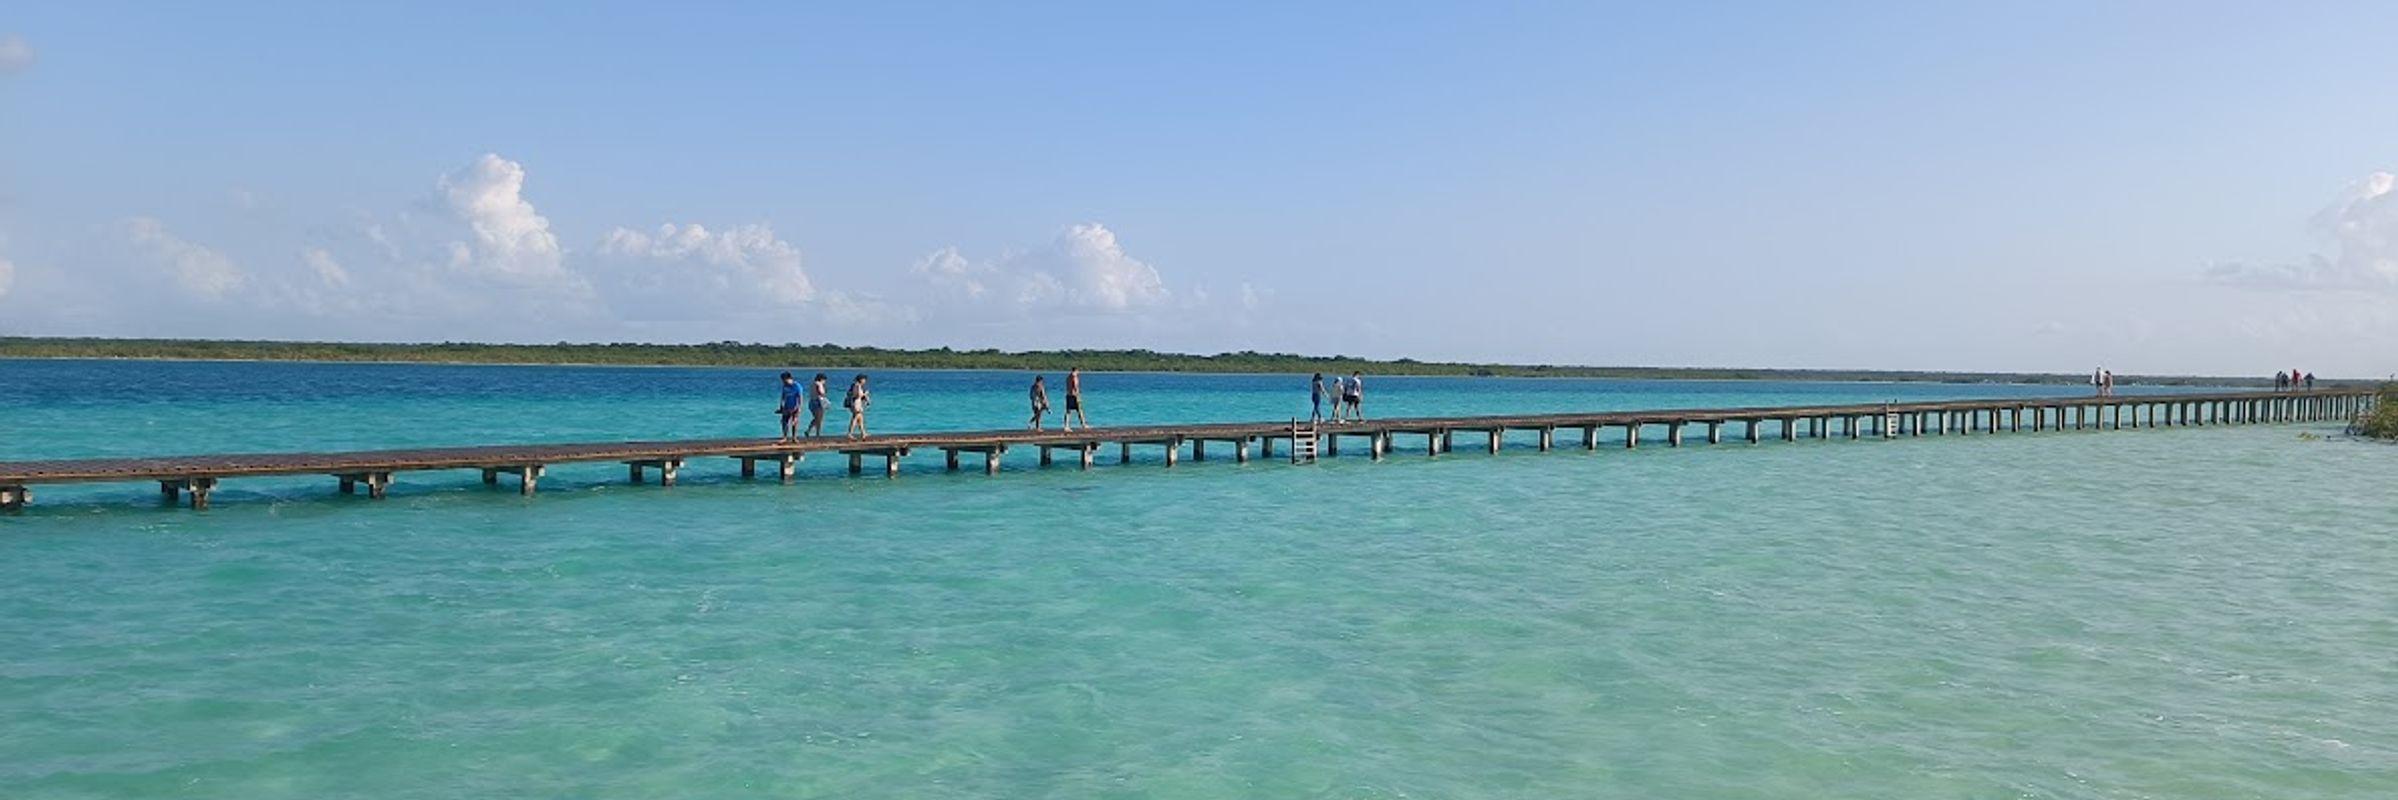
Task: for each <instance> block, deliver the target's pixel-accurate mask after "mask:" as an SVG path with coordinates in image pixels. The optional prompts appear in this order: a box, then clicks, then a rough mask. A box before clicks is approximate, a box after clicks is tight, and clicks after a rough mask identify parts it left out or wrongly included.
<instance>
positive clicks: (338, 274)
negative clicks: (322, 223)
mask: <svg viewBox="0 0 2398 800" xmlns="http://www.w3.org/2000/svg"><path fill="white" fill-rule="evenodd" d="M300 263H302V264H306V265H308V271H309V272H311V273H314V274H315V275H316V280H317V282H318V283H321V284H324V285H325V286H328V287H335V288H338V287H343V286H348V285H350V271H349V270H347V269H343V268H342V266H341V261H339V260H337V259H335V258H334V257H333V253H332V252H331V251H329V250H326V249H325V248H322V247H311V248H308V249H307V250H303V251H301V252H300Z"/></svg>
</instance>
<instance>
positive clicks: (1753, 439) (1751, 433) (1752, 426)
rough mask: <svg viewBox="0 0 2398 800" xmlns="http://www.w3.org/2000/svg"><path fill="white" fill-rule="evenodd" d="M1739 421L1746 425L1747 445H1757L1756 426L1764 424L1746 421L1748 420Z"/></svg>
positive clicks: (1760, 421)
mask: <svg viewBox="0 0 2398 800" xmlns="http://www.w3.org/2000/svg"><path fill="white" fill-rule="evenodd" d="M1741 421H1742V422H1745V423H1748V439H1749V444H1756V443H1757V426H1758V425H1761V424H1763V423H1764V420H1756V419H1748V420H1741Z"/></svg>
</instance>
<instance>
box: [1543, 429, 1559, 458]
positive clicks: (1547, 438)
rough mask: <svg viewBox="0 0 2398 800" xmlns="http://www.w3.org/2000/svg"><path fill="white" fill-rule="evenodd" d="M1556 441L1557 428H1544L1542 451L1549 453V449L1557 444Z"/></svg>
mask: <svg viewBox="0 0 2398 800" xmlns="http://www.w3.org/2000/svg"><path fill="white" fill-rule="evenodd" d="M1556 439H1557V429H1556V428H1550V427H1542V428H1541V429H1540V451H1541V452H1543V453H1546V452H1549V448H1550V447H1551V446H1552V445H1554V444H1555V442H1556Z"/></svg>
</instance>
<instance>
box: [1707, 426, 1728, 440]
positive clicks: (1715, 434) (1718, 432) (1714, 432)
mask: <svg viewBox="0 0 2398 800" xmlns="http://www.w3.org/2000/svg"><path fill="white" fill-rule="evenodd" d="M1707 443H1708V444H1723V443H1724V423H1723V420H1715V421H1712V422H1709V423H1707Z"/></svg>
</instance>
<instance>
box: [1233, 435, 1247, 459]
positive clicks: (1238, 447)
mask: <svg viewBox="0 0 2398 800" xmlns="http://www.w3.org/2000/svg"><path fill="white" fill-rule="evenodd" d="M1232 463H1235V464H1247V463H1249V440H1247V439H1235V440H1233V442H1232Z"/></svg>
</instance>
